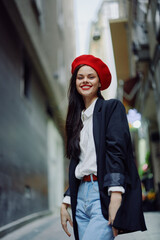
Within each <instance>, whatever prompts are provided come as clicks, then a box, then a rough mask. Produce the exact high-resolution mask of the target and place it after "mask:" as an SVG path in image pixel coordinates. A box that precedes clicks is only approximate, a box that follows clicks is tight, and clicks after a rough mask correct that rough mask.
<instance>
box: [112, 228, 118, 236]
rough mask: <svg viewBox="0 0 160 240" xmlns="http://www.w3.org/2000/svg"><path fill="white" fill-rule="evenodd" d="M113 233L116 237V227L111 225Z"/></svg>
mask: <svg viewBox="0 0 160 240" xmlns="http://www.w3.org/2000/svg"><path fill="white" fill-rule="evenodd" d="M112 231H113V235H114V237H116V236H117V235H118V229H116V228H114V227H112Z"/></svg>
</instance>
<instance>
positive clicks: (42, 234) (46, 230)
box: [2, 212, 160, 240]
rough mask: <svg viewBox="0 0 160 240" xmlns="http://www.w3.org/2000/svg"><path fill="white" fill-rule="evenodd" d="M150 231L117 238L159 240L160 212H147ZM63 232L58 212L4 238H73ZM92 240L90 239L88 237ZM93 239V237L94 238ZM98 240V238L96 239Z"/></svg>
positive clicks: (122, 239) (23, 239) (59, 239)
mask: <svg viewBox="0 0 160 240" xmlns="http://www.w3.org/2000/svg"><path fill="white" fill-rule="evenodd" d="M145 219H146V223H147V228H148V231H145V232H136V233H130V234H124V235H121V236H118V237H117V238H116V239H117V240H159V236H160V227H159V226H160V212H149V213H145ZM69 229H70V231H71V233H72V236H71V237H70V238H68V237H67V235H65V233H64V232H63V230H62V228H61V225H60V219H59V216H58V214H56V216H48V217H45V218H42V219H39V220H37V221H35V222H32V223H30V224H27V225H25V226H24V227H22V228H20V229H18V230H16V231H14V232H12V233H10V234H8V235H6V236H5V237H3V238H2V239H3V240H65V239H66V240H67V239H70V240H73V239H74V237H73V232H72V229H71V228H69ZM88 240H90V239H88ZM92 240H93V239H92ZM96 240H98V239H96Z"/></svg>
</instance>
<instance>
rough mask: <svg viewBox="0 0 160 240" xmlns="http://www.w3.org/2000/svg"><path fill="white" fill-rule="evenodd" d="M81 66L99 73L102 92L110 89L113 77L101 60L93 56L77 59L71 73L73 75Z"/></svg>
mask: <svg viewBox="0 0 160 240" xmlns="http://www.w3.org/2000/svg"><path fill="white" fill-rule="evenodd" d="M81 64H84V65H88V66H90V67H92V68H93V69H94V70H95V71H96V72H97V74H98V76H99V79H100V83H101V88H100V89H101V90H105V89H106V88H108V87H109V85H110V83H111V78H112V76H111V73H110V71H109V68H108V66H107V65H106V64H105V63H104V62H103V61H102V60H101V59H100V58H97V57H94V56H93V55H81V56H79V57H77V58H75V59H74V61H73V62H72V69H71V73H72V74H73V73H74V71H75V69H76V68H77V67H78V66H79V65H81Z"/></svg>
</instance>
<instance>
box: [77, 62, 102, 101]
mask: <svg viewBox="0 0 160 240" xmlns="http://www.w3.org/2000/svg"><path fill="white" fill-rule="evenodd" d="M99 87H101V84H100V81H99V77H98V74H97V72H96V71H95V70H94V69H93V68H92V67H90V66H87V65H85V66H83V67H81V68H80V69H79V70H78V73H77V77H76V88H77V91H78V93H79V94H81V95H82V97H83V98H84V99H85V98H89V99H90V100H94V99H95V98H96V97H97V91H98V88H99Z"/></svg>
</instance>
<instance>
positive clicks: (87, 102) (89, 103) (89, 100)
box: [83, 96, 98, 109]
mask: <svg viewBox="0 0 160 240" xmlns="http://www.w3.org/2000/svg"><path fill="white" fill-rule="evenodd" d="M97 98H98V97H97V96H96V97H94V98H83V101H84V105H85V109H87V108H88V107H89V106H90V105H91V104H92V103H93V102H94V100H95V99H97Z"/></svg>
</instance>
